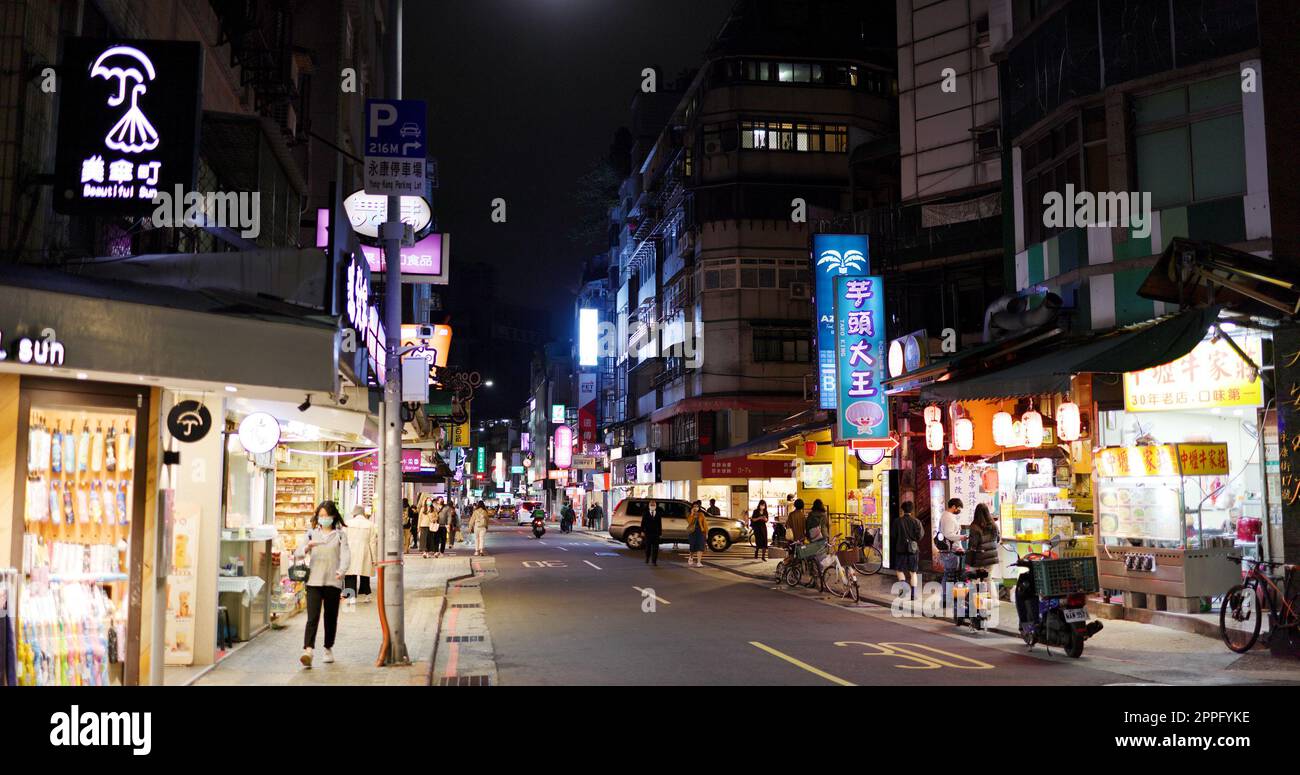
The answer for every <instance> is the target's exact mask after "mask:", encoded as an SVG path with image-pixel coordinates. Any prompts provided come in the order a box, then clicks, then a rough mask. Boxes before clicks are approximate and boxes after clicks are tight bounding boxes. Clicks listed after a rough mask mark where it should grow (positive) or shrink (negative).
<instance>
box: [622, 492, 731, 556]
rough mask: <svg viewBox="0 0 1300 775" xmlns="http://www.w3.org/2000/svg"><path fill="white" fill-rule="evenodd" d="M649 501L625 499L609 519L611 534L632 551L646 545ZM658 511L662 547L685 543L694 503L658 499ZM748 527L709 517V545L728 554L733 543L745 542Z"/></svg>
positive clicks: (714, 549) (656, 503) (729, 520)
mask: <svg viewBox="0 0 1300 775" xmlns="http://www.w3.org/2000/svg"><path fill="white" fill-rule="evenodd" d="M649 500H650V499H649V498H624V499H623V500H622V501H621V502H620V503H619V504H618V505H617V506H615V507H614V513H613V515H611V516H610V519H609V534H610V536H611V537H612V538H613V539H614V540H616V541H622V542H623V543H625V544H627V546H628V548H629V549H640V548H642V547H643V546H644V545H645V536H643V535H642V534H641V517H642V516H644V515H645V513H646V511H647V506H646V504H647V502H648V501H649ZM654 501H655V510H656V511H657V512H659V513H660V514H661V515H662V518H663V533H662V534H661V536H660V538H659V543H661V544H671V543H679V544H684V543H686V541H687V539H688V536H687V535H686V515H687V514H689V513H690V511H691V504H689V503H687V502H686V501H683V500H674V499H671V498H662V499H661V498H655V499H654ZM746 527H747V526H746V525H745V523H744V522H741V521H740V520H736V519H724V518H721V517H709V534H708V537H707V543H708V546H709V548H710V549H712V550H713V551H715V552H725V551H727V548H728V547H730V546H731V545H732V544H733V543H736V542H738V541H743V540H744V536H745V530H746Z"/></svg>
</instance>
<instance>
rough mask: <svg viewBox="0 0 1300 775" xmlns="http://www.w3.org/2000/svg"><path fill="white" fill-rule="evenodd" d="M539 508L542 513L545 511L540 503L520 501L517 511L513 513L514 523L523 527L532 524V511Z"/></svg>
mask: <svg viewBox="0 0 1300 775" xmlns="http://www.w3.org/2000/svg"><path fill="white" fill-rule="evenodd" d="M539 508H540V509H541V510H542V511H543V512H545V511H546V507H545V506H543V505H542V502H541V501H520V502H519V510H518V511H517V512H515V523H516V524H519V525H522V526H525V527H526V526H528V525H531V524H533V510H534V509H539ZM547 518H548V519H549V517H547Z"/></svg>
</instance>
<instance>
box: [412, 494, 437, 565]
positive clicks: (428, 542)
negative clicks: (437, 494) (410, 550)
mask: <svg viewBox="0 0 1300 775" xmlns="http://www.w3.org/2000/svg"><path fill="white" fill-rule="evenodd" d="M436 518H437V512H436V511H435V510H434V503H433V501H432V500H426V501H424V503H422V504H420V515H419V517H417V518H416V521H417V524H418V525H419V526H420V541H419V544H418V545H417V546H416V548H417V549H419V550H420V556H421V557H425V558H428V556H429V552H430V551H431V550H432V545H433V535H432V533H433V530H432V527H433V522H434V519H436Z"/></svg>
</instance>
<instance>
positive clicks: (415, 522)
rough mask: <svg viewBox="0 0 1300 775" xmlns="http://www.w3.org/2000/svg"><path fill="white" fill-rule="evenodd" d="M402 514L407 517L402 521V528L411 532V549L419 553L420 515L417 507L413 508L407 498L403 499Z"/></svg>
mask: <svg viewBox="0 0 1300 775" xmlns="http://www.w3.org/2000/svg"><path fill="white" fill-rule="evenodd" d="M402 514H404V515H405V517H406V518H405V519H403V520H402V527H404V528H406V529H407V530H409V531H411V549H412V550H414V551H419V550H420V514H419V512H418V511H417V510H416V508H415V506H412V505H411V502H410V501H408V500H407V499H406V498H403V499H402Z"/></svg>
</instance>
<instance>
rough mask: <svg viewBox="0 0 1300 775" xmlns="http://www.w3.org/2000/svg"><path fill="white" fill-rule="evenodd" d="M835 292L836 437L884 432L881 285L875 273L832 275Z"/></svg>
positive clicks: (873, 436) (856, 438)
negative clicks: (848, 275)
mask: <svg viewBox="0 0 1300 775" xmlns="http://www.w3.org/2000/svg"><path fill="white" fill-rule="evenodd" d="M834 294H835V360H836V370H837V374H836V381H837V385H836V397H837V405H836V410H837V414H838V415H839V416H838V420H837V426H836V431H837V432H836V439H837V440H838V441H841V442H848V443H850V444H853V443H854V442H866V441H877V440H881V439H887V438H889V407H888V406H887V405H886V403H885V388H884V386H883V385H882V384H881V382H883V381H884V377H885V352H884V345H885V289H884V286H883V285H882V283H881V280H880V278H879V277H837V278H836V279H835V283H834Z"/></svg>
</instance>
